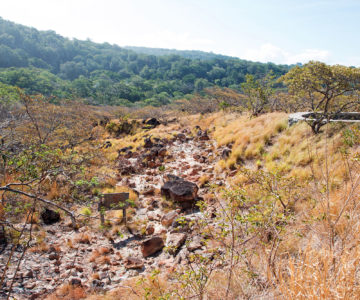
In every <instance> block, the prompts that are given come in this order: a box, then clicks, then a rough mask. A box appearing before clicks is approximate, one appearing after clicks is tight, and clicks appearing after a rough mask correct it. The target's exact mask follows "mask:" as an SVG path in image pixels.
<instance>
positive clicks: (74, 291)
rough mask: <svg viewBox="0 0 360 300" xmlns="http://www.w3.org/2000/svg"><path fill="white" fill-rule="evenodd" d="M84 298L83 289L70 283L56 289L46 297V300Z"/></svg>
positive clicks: (75, 299)
mask: <svg viewBox="0 0 360 300" xmlns="http://www.w3.org/2000/svg"><path fill="white" fill-rule="evenodd" d="M84 298H86V292H85V289H84V288H83V287H81V286H73V285H71V284H64V285H62V286H61V287H60V288H59V289H57V291H56V292H55V293H54V294H52V295H50V296H48V297H46V298H45V299H47V300H60V299H61V300H78V299H84Z"/></svg>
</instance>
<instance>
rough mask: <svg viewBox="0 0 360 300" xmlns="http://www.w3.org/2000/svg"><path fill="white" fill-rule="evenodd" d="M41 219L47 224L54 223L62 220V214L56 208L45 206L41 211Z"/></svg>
mask: <svg viewBox="0 0 360 300" xmlns="http://www.w3.org/2000/svg"><path fill="white" fill-rule="evenodd" d="M41 219H42V220H43V222H44V223H45V224H46V225H52V224H54V223H57V222H59V221H60V214H59V213H58V212H56V211H54V210H51V209H48V208H45V210H44V211H43V212H42V213H41Z"/></svg>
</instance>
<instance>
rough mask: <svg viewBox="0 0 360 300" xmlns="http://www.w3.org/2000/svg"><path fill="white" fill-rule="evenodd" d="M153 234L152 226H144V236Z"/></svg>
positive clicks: (153, 228)
mask: <svg viewBox="0 0 360 300" xmlns="http://www.w3.org/2000/svg"><path fill="white" fill-rule="evenodd" d="M154 232H155V227H154V224H148V225H147V226H146V234H147V235H152V234H153V233H154Z"/></svg>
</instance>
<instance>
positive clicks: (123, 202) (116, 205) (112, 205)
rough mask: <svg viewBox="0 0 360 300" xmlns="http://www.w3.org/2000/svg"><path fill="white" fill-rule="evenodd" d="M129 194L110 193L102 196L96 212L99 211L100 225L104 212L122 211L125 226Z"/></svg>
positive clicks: (102, 221) (102, 222)
mask: <svg viewBox="0 0 360 300" xmlns="http://www.w3.org/2000/svg"><path fill="white" fill-rule="evenodd" d="M127 200H129V193H111V194H104V197H102V199H101V200H100V202H99V207H98V210H99V211H100V218H101V224H104V221H105V220H104V215H105V211H106V210H116V209H122V211H123V219H124V221H125V224H126V209H127V208H128V207H129V202H128V201H127Z"/></svg>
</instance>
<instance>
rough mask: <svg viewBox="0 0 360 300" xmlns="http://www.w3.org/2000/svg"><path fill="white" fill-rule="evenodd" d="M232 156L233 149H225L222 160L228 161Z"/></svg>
mask: <svg viewBox="0 0 360 300" xmlns="http://www.w3.org/2000/svg"><path fill="white" fill-rule="evenodd" d="M230 154H231V149H229V148H225V149H224V150H223V151H222V152H221V158H222V159H227V158H229V156H230Z"/></svg>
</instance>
